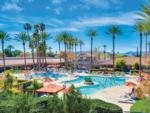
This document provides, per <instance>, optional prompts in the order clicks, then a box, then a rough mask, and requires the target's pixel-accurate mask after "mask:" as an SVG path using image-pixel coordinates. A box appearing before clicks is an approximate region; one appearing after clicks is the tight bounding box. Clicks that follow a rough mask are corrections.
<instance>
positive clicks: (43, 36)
mask: <svg viewBox="0 0 150 113" xmlns="http://www.w3.org/2000/svg"><path fill="white" fill-rule="evenodd" d="M50 38H51V37H50V34H47V33H46V32H44V31H42V33H41V39H42V43H43V44H44V45H43V47H44V50H43V53H44V59H45V63H44V64H45V65H47V60H46V49H47V48H46V40H48V39H50Z"/></svg>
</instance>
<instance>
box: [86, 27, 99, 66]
mask: <svg viewBox="0 0 150 113" xmlns="http://www.w3.org/2000/svg"><path fill="white" fill-rule="evenodd" d="M97 35H98V34H97V32H96V31H95V30H89V31H88V36H89V37H90V39H91V68H92V66H93V38H94V37H96V36H97Z"/></svg>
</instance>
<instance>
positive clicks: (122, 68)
mask: <svg viewBox="0 0 150 113" xmlns="http://www.w3.org/2000/svg"><path fill="white" fill-rule="evenodd" d="M116 69H117V70H118V71H123V72H126V71H127V65H126V62H125V61H124V60H119V61H117V63H116Z"/></svg>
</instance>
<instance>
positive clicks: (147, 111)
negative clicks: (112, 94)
mask: <svg viewBox="0 0 150 113" xmlns="http://www.w3.org/2000/svg"><path fill="white" fill-rule="evenodd" d="M130 111H131V113H150V99H148V98H145V99H143V100H139V101H137V102H136V103H135V104H134V105H133V106H132V107H131V110H130Z"/></svg>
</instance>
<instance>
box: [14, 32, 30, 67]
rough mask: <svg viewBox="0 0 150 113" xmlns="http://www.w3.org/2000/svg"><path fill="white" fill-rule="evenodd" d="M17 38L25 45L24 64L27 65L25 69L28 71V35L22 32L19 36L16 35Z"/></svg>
mask: <svg viewBox="0 0 150 113" xmlns="http://www.w3.org/2000/svg"><path fill="white" fill-rule="evenodd" d="M16 38H17V40H18V41H20V42H22V45H23V51H24V64H25V69H27V62H26V42H27V41H28V40H29V37H28V35H26V33H24V32H20V33H19V34H17V35H16Z"/></svg>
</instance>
